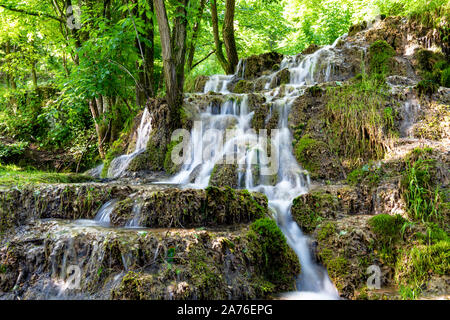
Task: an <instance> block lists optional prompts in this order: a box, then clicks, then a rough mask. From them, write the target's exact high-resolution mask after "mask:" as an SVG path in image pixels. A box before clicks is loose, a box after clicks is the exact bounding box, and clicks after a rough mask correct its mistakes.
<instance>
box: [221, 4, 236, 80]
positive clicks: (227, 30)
mask: <svg viewBox="0 0 450 320" xmlns="http://www.w3.org/2000/svg"><path fill="white" fill-rule="evenodd" d="M234 8H235V0H226V2H225V18H224V21H223V30H222V33H223V41H224V43H225V50H226V53H227V58H228V70H227V73H228V74H233V73H234V72H235V69H236V66H237V65H238V63H239V58H238V54H237V50H236V41H235V39H234Z"/></svg>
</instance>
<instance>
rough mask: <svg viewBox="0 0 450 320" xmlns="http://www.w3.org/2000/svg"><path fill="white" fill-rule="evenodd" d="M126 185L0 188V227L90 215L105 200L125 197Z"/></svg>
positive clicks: (90, 217) (89, 216)
mask: <svg viewBox="0 0 450 320" xmlns="http://www.w3.org/2000/svg"><path fill="white" fill-rule="evenodd" d="M131 192H132V189H131V188H130V187H128V186H117V185H106V186H105V185H103V184H79V185H77V184H71V185H46V186H37V187H29V188H25V189H20V190H19V189H6V190H0V229H1V230H6V229H8V228H11V227H15V226H20V225H22V224H25V223H27V222H29V221H31V220H34V219H45V218H58V219H70V220H73V219H92V218H93V217H94V216H95V214H96V213H97V211H98V209H99V208H100V207H101V206H102V205H103V204H104V203H105V202H106V201H108V200H111V199H113V198H122V199H123V198H125V197H126V196H127V195H128V194H130V193H131Z"/></svg>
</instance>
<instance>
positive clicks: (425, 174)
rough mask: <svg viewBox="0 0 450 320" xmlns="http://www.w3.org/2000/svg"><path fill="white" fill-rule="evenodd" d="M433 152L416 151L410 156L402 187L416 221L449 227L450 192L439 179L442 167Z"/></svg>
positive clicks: (407, 158) (430, 150) (410, 212)
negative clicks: (449, 194)
mask: <svg viewBox="0 0 450 320" xmlns="http://www.w3.org/2000/svg"><path fill="white" fill-rule="evenodd" d="M432 154H433V153H432V149H429V148H428V149H415V150H413V151H412V152H411V153H410V154H408V155H407V157H406V170H405V172H404V174H403V176H402V181H401V186H402V190H403V194H404V197H405V200H406V204H407V207H408V213H409V215H410V217H411V218H412V219H415V220H419V221H422V222H436V223H438V224H445V223H446V221H447V220H448V206H447V200H446V199H447V193H448V190H446V189H441V186H440V185H439V183H438V180H437V177H438V174H439V170H440V169H439V167H438V163H437V161H436V159H434V158H433V157H432Z"/></svg>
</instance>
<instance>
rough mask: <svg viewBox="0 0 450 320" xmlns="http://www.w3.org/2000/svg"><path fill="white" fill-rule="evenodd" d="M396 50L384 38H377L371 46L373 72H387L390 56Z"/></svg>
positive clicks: (370, 67)
mask: <svg viewBox="0 0 450 320" xmlns="http://www.w3.org/2000/svg"><path fill="white" fill-rule="evenodd" d="M394 55H395V50H394V49H393V48H392V47H391V46H390V45H389V44H388V43H387V42H386V41H384V40H377V41H375V42H373V43H372V44H371V45H370V47H369V69H370V72H372V73H380V74H387V73H388V71H389V70H388V67H389V65H388V63H389V61H390V58H392V57H393V56H394Z"/></svg>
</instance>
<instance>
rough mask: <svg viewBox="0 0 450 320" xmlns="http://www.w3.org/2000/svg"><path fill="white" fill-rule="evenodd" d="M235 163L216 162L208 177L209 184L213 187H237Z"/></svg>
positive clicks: (236, 167)
mask: <svg viewBox="0 0 450 320" xmlns="http://www.w3.org/2000/svg"><path fill="white" fill-rule="evenodd" d="M237 170H238V166H237V164H216V165H215V166H214V169H213V171H212V173H211V178H210V179H209V185H210V186H213V187H226V186H228V187H231V188H237V187H238V171H237Z"/></svg>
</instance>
